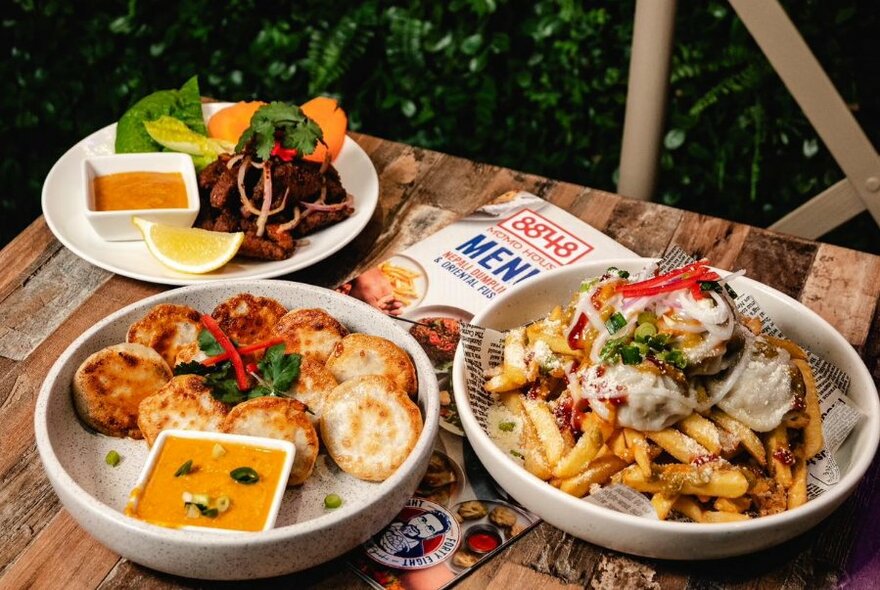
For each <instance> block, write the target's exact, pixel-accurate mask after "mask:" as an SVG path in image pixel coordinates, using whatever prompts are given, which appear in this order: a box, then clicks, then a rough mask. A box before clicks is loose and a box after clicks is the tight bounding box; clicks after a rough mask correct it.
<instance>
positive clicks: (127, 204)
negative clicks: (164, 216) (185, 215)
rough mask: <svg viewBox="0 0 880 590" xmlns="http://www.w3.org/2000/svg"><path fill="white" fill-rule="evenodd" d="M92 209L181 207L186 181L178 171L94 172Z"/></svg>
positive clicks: (116, 209) (184, 204) (122, 209)
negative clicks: (100, 173) (101, 174)
mask: <svg viewBox="0 0 880 590" xmlns="http://www.w3.org/2000/svg"><path fill="white" fill-rule="evenodd" d="M92 182H93V183H94V185H93V187H94V195H95V203H94V210H95V211H125V210H131V209H184V208H186V206H187V200H186V185H185V184H184V181H183V175H182V174H181V173H180V172H120V173H117V174H106V175H104V176H96V177H95V179H94V180H93V181H92Z"/></svg>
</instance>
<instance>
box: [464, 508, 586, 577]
mask: <svg viewBox="0 0 880 590" xmlns="http://www.w3.org/2000/svg"><path fill="white" fill-rule="evenodd" d="M600 552H601V549H599V548H598V547H596V546H594V545H590V544H589V543H584V542H582V541H579V540H578V539H575V538H574V537H572V536H571V535H569V534H567V533H564V532H562V531H560V530H559V529H556V528H554V527H552V526H550V525H549V524H547V523H545V522H542V523H540V524H538V525H537V526H536V527H535V528H534V529H533V530H531V531H529V532H528V533H527V534H526V535H525V536H524V537H523V538H521V539H518V540H517V541H516V542H515V543H514V544H513V545H512V546H511V547H510V548H508V549H507V550H506V551H505V552H504V559H493V560H491V561H489V562H488V563H485V564H482V565H481V566H480V567H479V568H478V569H477V570H476V571H475V572H473V573H472V574H470V575H469V576H468V577H467V578H465V581H464V582H463V583H462V587H463V588H483V587H485V586H486V585H488V584H489V583H491V582H492V581H493V580H495V579H496V578H497V577H498V576H499V575H501V573H500V569H501V568H502V567H503V565H504V564H505V563H514V564H517V565H518V566H522V567H527V568H529V569H531V570H533V571H535V572H537V573H538V574H541V575H545V576H550V577H552V578H555V579H556V580H558V581H559V582H560V583H562V584H565V585H569V584H571V585H575V586H579V587H584V586H585V585H586V583H587V581H588V580H589V579H590V576H591V574H592V572H593V568H594V567H595V565H596V563H598V561H599V559H600V557H601V553H600ZM514 571H518V570H514ZM510 587H514V588H515V587H520V586H517V585H516V584H514V585H513V586H510Z"/></svg>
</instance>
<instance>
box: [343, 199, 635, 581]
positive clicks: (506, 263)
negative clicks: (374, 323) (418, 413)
mask: <svg viewBox="0 0 880 590" xmlns="http://www.w3.org/2000/svg"><path fill="white" fill-rule="evenodd" d="M628 257H636V254H635V253H634V252H632V251H631V250H629V249H627V248H625V247H623V246H621V245H620V244H618V243H617V242H615V241H614V240H612V239H611V238H609V237H608V236H606V235H604V234H602V233H601V232H599V231H598V230H596V229H594V228H592V227H590V226H589V225H588V224H586V223H584V222H583V221H581V220H579V219H577V218H576V217H574V216H572V215H571V214H569V213H567V212H565V211H564V210H562V209H560V208H558V207H556V206H554V205H552V204H550V203H548V202H546V201H544V200H543V199H541V198H539V197H536V196H535V195H532V194H529V193H526V192H518V191H513V192H509V193H505V194H503V195H501V196H500V197H498V198H497V199H495V200H494V201H492V202H491V203H489V204H487V205H485V206H483V207H482V208H480V209H478V210H477V211H475V212H474V213H473V214H471V215H470V216H468V217H466V218H464V219H461V220H459V221H457V222H456V223H453V224H451V225H449V226H448V227H446V228H444V229H442V230H440V231H438V232H437V233H435V234H433V235H431V236H429V237H427V238H426V239H424V240H422V241H421V242H418V243H417V244H414V245H413V246H411V247H409V248H407V249H406V250H404V251H403V252H401V253H399V254H396V255H394V256H392V257H391V258H389V259H388V260H385V261H383V262H382V263H380V264H379V265H378V266H377V267H374V268H371V269H369V270H368V271H366V272H364V273H362V274H361V275H359V276H358V277H356V278H355V279H353V280H351V281H349V282H348V283H346V284H345V285H342V286H341V287H340V288H339V290H341V291H343V292H346V293H348V294H349V295H352V296H354V297H357V298H359V299H361V300H363V301H366V302H367V303H370V304H371V305H373V306H374V307H377V308H379V309H380V310H382V311H384V312H386V313H390V314H392V315H395V316H398V317H401V318H403V319H404V320H410V321H412V322H418V324H412V325H411V330H410V332H411V333H412V334H413V336H415V338H416V339H417V340H418V341H419V343H420V344H422V346H423V347H424V349H425V351H426V352H427V353H428V356H429V357H430V358H431V359H432V361H433V362H434V365H435V369H436V371H437V378H438V380H439V382H440V389H441V426H442V429H441V432H440V436H439V437H438V439H437V441H436V443H435V452H434V454H433V456H432V458H431V462H430V465H429V467H428V472H427V474H426V475H425V477H424V479H423V480H422V482H421V484H420V486H419V489H418V490H417V495H416V497H415V498H413V499H412V500H410V502H409V503H408V504H407V506H406V507H405V508H404V509H403V510H402V511H401V513H400V514H399V515H398V517H397V518H396V519H395V521H394V522H392V523H390V524H389V526H387V527H386V528H385V529H383V530H382V531H380V532H379V533H378V534H377V535H375V536H374V537H373V538H372V539H371V540H370V541H368V542H367V543H365V544H364V545H363V546H362V547H361V548H360V549H359V550H357V551H355V552H354V553H353V554H352V556H351V558H350V565H351V566H352V567H353V568H354V569H355V570H356V571H357V572H358V573H359V574H360V575H362V576H363V577H364V578H365V579H366V580H367V581H369V582H370V583H371V584H372V585H374V586H375V587H377V588H406V589H411V590H415V589H430V590H433V589H437V588H443V587H445V586H447V585H449V584H451V583H452V582H453V581H455V580H457V579H458V578H460V577H461V576H463V575H465V574H467V573H468V572H470V571H472V570H473V568H474V567H475V566H476V565H478V564H479V563H480V562H481V561H482V560H484V559H487V558H488V557H490V556H491V555H493V554H495V553H497V552H498V551H501V550H503V549H504V547H505V546H506V545H507V544H508V543H509V542H510V541H512V540H513V539H514V538H516V537H517V536H518V535H520V534H522V533H523V532H525V531H526V530H528V529H530V528H531V527H532V526H533V525H534V524H536V523H537V522H538V520H539V519H538V518H537V517H536V516H534V515H533V514H531V513H529V512H528V511H527V510H525V509H524V508H522V507H521V506H519V505H518V504H517V503H516V502H515V500H513V499H512V498H510V497H509V496H508V495H507V494H506V493H505V492H504V490H502V489H501V488H500V487H499V486H498V485H497V484H496V483H495V482H494V481H493V480H492V478H491V477H490V476H489V474H488V473H487V472H486V470H485V469H484V468H483V466H482V465H481V464H480V461H479V459H478V458H477V457H476V455H475V454H474V452H473V450H472V449H471V447H470V445H469V444H468V442H467V440H466V439H465V438H464V433H463V432H462V430H461V423H460V421H459V419H458V414H457V411H456V408H455V404H454V400H453V396H452V383H451V379H450V370H451V365H452V358H453V356H454V353H455V348H456V346H457V344H458V339H459V324H458V322H459V321H463V322H467V321H469V320H470V319H471V318H472V317H473V316H474V315H475V314H476V313H478V312H479V311H480V310H482V309H483V308H484V307H485V306H486V305H487V304H488V302H489V301H490V300H492V299H493V298H495V297H497V296H499V295H501V294H502V293H504V292H505V291H507V290H508V289H510V288H511V287H513V286H514V285H516V284H518V283H521V282H524V281H528V280H529V279H530V278H532V277H535V276H536V275H538V274H539V273H541V272H545V271H548V270H552V269H554V268H557V267H560V266H564V265H568V264H576V263H581V262H586V261H590V260H599V259H608V258H628Z"/></svg>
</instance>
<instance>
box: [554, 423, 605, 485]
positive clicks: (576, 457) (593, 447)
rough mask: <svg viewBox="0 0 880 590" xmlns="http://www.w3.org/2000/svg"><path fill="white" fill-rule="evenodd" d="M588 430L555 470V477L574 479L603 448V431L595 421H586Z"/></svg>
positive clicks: (585, 424)
mask: <svg viewBox="0 0 880 590" xmlns="http://www.w3.org/2000/svg"><path fill="white" fill-rule="evenodd" d="M584 426H585V427H586V428H587V430H585V431H584V433H583V434H582V435H581V438H580V439H579V440H578V441H577V443H576V444H575V445H574V447H573V448H572V449H571V450H570V451H569V452H568V453H566V454H565V456H564V457H562V459H561V460H560V461H559V463H557V464H556V467H554V468H553V475H554V476H555V477H558V478H561V479H565V478H569V477H574V476H575V475H577V474H578V473H580V472H581V471H583V470H584V469H586V468H587V466H588V465H589V464H590V461H592V460H593V458H595V456H596V453H598V452H599V449H601V448H602V445H603V444H604V442H605V440H604V438H603V437H602V429H601V428H599V425H598V424H596V423H595V422H594V421H592V420H589V421H586V420H585V421H584Z"/></svg>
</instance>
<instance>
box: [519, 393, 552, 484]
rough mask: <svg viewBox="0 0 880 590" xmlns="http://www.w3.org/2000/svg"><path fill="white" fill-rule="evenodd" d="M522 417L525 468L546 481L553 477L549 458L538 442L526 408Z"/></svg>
mask: <svg viewBox="0 0 880 590" xmlns="http://www.w3.org/2000/svg"><path fill="white" fill-rule="evenodd" d="M521 416H522V422H523V433H522V454H523V467H525V468H526V471H528V472H529V473H531V474H532V475H534V476H536V477H538V478H540V479H543V480H544V481H546V480H548V479H550V478H551V477H552V476H553V472H552V470H551V469H550V464H549V463H548V462H547V458H546V457H545V456H544V452H543V445H542V444H541V442H540V441H539V440H538V433H537V431H536V430H535V426H534V424H532V422H531V420H529V418H528V416H527V415H526V412H525V408H523V409H522V414H521Z"/></svg>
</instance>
